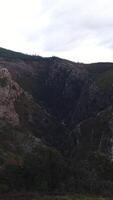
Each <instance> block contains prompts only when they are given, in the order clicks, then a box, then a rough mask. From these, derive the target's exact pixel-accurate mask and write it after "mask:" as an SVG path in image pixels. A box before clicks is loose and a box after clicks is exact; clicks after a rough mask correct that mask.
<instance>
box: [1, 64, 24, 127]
mask: <svg viewBox="0 0 113 200" xmlns="http://www.w3.org/2000/svg"><path fill="white" fill-rule="evenodd" d="M22 92H23V90H22V89H21V88H20V87H19V85H18V84H17V83H16V82H15V81H13V80H12V78H11V74H10V73H9V71H8V69H6V68H0V118H1V119H5V120H7V121H8V122H10V123H12V124H13V125H19V116H18V114H17V113H16V111H15V106H14V104H15V101H16V100H17V98H18V97H19V96H20V95H21V94H22Z"/></svg>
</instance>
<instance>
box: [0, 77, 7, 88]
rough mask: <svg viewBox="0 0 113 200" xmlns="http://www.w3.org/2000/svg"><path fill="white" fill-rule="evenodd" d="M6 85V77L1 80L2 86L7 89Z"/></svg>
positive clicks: (0, 84)
mask: <svg viewBox="0 0 113 200" xmlns="http://www.w3.org/2000/svg"><path fill="white" fill-rule="evenodd" d="M6 85H7V78H6V77H3V78H0V86H1V87H5V86H6Z"/></svg>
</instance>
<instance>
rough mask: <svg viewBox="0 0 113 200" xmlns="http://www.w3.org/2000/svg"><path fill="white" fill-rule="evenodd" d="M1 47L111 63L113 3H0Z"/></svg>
mask: <svg viewBox="0 0 113 200" xmlns="http://www.w3.org/2000/svg"><path fill="white" fill-rule="evenodd" d="M0 25H1V27H0V46H1V47H5V48H9V49H12V50H16V51H22V52H25V53H30V54H38V55H39V54H40V55H42V56H52V55H55V56H60V57H64V58H66V59H70V60H74V61H77V62H78V61H79V62H98V61H112V62H113V1H112V0H57V1H56V0H0Z"/></svg>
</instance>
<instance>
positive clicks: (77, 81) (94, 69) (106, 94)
mask: <svg viewBox="0 0 113 200" xmlns="http://www.w3.org/2000/svg"><path fill="white" fill-rule="evenodd" d="M10 191H24V192H25V191H38V192H43V193H46V192H50V193H52V192H58V193H60V192H61V193H62V192H82V193H83V192H84V193H95V194H110V195H112V194H113V192H112V191H113V63H94V64H83V63H74V62H71V61H68V60H64V59H61V58H57V57H51V58H43V57H40V56H30V55H25V54H22V53H17V52H13V51H10V50H6V49H3V48H0V192H10Z"/></svg>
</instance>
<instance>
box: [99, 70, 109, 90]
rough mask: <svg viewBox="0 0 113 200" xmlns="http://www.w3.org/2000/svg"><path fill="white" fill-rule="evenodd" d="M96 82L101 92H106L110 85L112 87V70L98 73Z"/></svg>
mask: <svg viewBox="0 0 113 200" xmlns="http://www.w3.org/2000/svg"><path fill="white" fill-rule="evenodd" d="M96 83H97V85H98V86H99V88H100V89H101V90H102V91H103V92H106V91H107V90H108V89H109V88H110V87H113V70H109V71H107V72H105V73H102V74H100V76H99V77H98V78H97V80H96Z"/></svg>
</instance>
